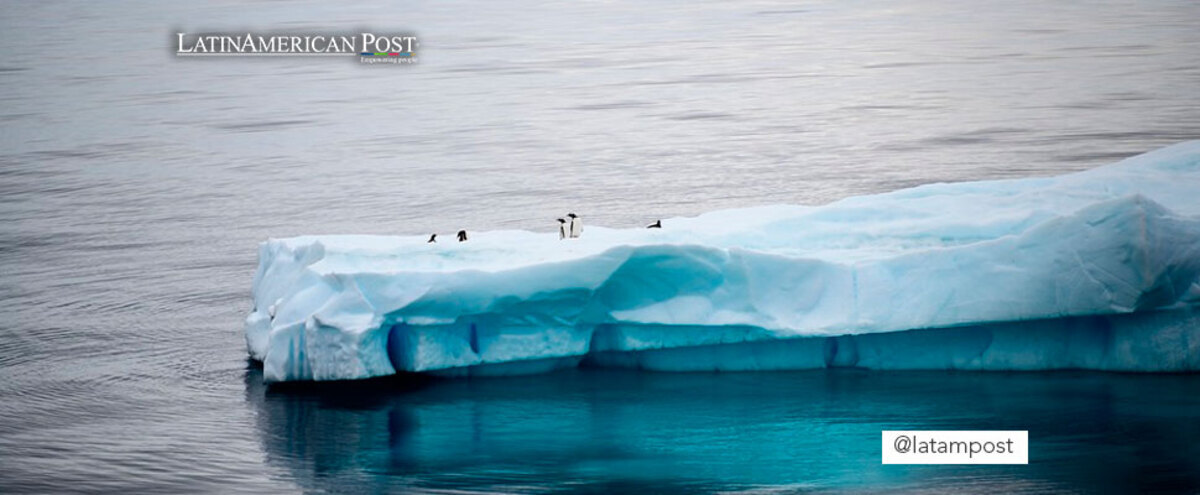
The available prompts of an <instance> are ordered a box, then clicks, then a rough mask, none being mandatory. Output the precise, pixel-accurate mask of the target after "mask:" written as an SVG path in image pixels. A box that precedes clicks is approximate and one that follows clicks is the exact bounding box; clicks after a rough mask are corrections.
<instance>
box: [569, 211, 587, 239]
mask: <svg viewBox="0 0 1200 495" xmlns="http://www.w3.org/2000/svg"><path fill="white" fill-rule="evenodd" d="M567 216H568V217H571V228H570V232H571V238H572V239H574V238H576V237H579V234H582V233H583V219H582V218H579V215H576V214H574V213H567Z"/></svg>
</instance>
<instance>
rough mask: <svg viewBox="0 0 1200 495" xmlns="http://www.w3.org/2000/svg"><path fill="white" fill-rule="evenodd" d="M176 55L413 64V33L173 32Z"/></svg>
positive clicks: (416, 46)
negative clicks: (298, 58)
mask: <svg viewBox="0 0 1200 495" xmlns="http://www.w3.org/2000/svg"><path fill="white" fill-rule="evenodd" d="M174 41H175V56H177V57H357V58H358V61H359V62H360V63H364V64H380V63H384V64H414V63H416V62H417V49H418V48H419V47H420V46H421V42H420V41H419V40H418V39H417V37H416V35H414V34H376V33H357V34H290V33H288V34H255V33H238V34H224V33H200V34H190V33H186V32H177V33H175V40H174Z"/></svg>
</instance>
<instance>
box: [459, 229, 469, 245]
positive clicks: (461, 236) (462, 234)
mask: <svg viewBox="0 0 1200 495" xmlns="http://www.w3.org/2000/svg"><path fill="white" fill-rule="evenodd" d="M465 240H467V231H465V230H460V231H458V242H463V241H465Z"/></svg>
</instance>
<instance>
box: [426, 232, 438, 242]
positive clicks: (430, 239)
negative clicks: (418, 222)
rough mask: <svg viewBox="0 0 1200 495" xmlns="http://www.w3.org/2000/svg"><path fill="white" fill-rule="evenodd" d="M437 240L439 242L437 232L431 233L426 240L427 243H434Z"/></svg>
mask: <svg viewBox="0 0 1200 495" xmlns="http://www.w3.org/2000/svg"><path fill="white" fill-rule="evenodd" d="M435 242H437V234H429V240H428V241H425V244H433V243H435Z"/></svg>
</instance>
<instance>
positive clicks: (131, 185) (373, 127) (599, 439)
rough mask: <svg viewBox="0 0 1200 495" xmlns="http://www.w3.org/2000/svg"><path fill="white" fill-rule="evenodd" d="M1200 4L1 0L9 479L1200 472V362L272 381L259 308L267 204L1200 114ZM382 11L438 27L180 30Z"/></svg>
mask: <svg viewBox="0 0 1200 495" xmlns="http://www.w3.org/2000/svg"><path fill="white" fill-rule="evenodd" d="M1198 22H1200V3H1197V2H1195V1H1190V0H1187V1H1149V2H1103V1H1101V2H1040V1H1016V2H983V1H967V2H955V1H937V2H933V1H915V2H888V1H863V2H833V1H830V2H764V1H750V2H717V3H705V4H697V3H694V2H683V1H679V2H670V1H651V2H626V1H612V2H579V3H578V4H577V5H559V4H558V3H553V2H547V3H541V2H524V1H519V2H505V3H504V4H503V5H502V4H501V3H500V2H495V3H485V4H464V3H457V2H428V3H426V2H410V3H405V4H375V3H369V2H355V3H353V4H350V5H337V6H334V5H332V3H330V2H311V3H304V4H292V3H288V4H285V3H281V2H254V3H245V4H243V3H234V2H212V3H202V2H188V3H179V2H171V3H170V4H169V5H168V3H167V2H149V1H146V2H128V3H122V4H119V5H118V4H113V3H100V2H37V3H33V2H24V3H15V2H13V3H5V4H4V5H2V6H0V315H2V316H3V318H0V492H6V493H7V492H16V491H55V492H61V491H76V490H77V491H117V490H123V491H132V492H178V491H205V492H208V491H219V492H230V491H238V490H246V491H269V492H278V491H293V490H314V491H350V492H376V491H382V490H387V489H400V490H443V489H445V490H458V489H466V490H479V489H482V490H498V491H525V492H542V491H546V490H547V489H554V490H566V491H574V490H594V491H643V490H658V491H673V490H679V491H709V490H732V491H741V490H764V491H776V490H778V491H831V490H832V491H838V490H852V491H858V490H872V489H879V488H881V487H885V488H888V489H916V488H920V487H927V486H928V485H927V484H928V483H932V482H935V481H936V482H938V483H944V484H945V485H944V486H950V487H954V488H950V489H948V490H952V491H958V490H970V491H977V490H988V491H991V490H998V491H1005V492H1007V491H1014V490H1048V491H1055V490H1064V489H1074V490H1079V491H1085V492H1091V491H1108V490H1111V491H1137V490H1143V489H1167V490H1171V489H1181V488H1188V487H1190V488H1191V489H1192V490H1195V489H1196V488H1197V487H1200V466H1198V465H1197V459H1200V455H1197V454H1198V452H1197V451H1196V446H1197V445H1200V432H1198V431H1197V429H1196V427H1195V421H1194V420H1195V418H1196V417H1197V416H1200V393H1197V392H1200V379H1198V378H1197V377H1194V376H1183V377H1180V376H1174V377H1171V376H1116V375H1104V374H1032V375H1020V376H1015V377H1014V376H1013V375H1008V374H971V375H966V376H963V375H950V374H934V375H927V374H917V375H904V374H899V375H900V376H894V375H891V374H865V375H864V374H850V375H846V374H836V373H835V374H826V373H799V374H764V375H754V374H747V375H736V374H735V375H684V376H663V375H642V374H617V375H615V376H610V375H609V374H608V373H610V372H600V371H591V372H585V371H581V372H570V373H566V374H560V375H554V376H549V377H530V378H522V379H516V380H474V381H466V382H451V383H435V384H425V385H422V386H421V387H419V388H416V389H410V388H409V386H408V385H405V386H400V385H399V384H397V385H396V386H395V387H394V389H384V390H378V389H372V390H359V391H352V393H350V394H349V395H346V394H339V395H337V396H329V395H327V394H320V393H317V394H315V395H313V394H307V393H304V394H300V393H286V392H279V391H272V392H270V393H268V391H266V390H265V389H264V387H262V386H261V383H260V380H261V377H260V375H259V374H258V371H256V370H255V369H253V367H252V366H249V365H248V363H247V361H246V352H245V347H244V341H243V338H242V333H241V332H242V329H241V321H242V318H243V316H244V315H245V314H246V312H247V310H248V309H249V307H250V303H251V302H250V296H249V286H250V279H251V275H252V273H253V270H254V266H255V256H256V249H257V243H258V242H260V241H262V240H264V239H267V238H270V237H285V236H292V235H297V234H310V233H376V234H387V233H403V234H426V233H428V232H433V231H440V232H453V231H455V230H457V229H459V228H466V229H470V230H486V229H497V228H525V229H541V230H546V231H551V230H553V229H554V228H555V224H554V222H553V219H554V218H555V217H557V216H561V215H562V214H563V213H565V212H566V211H568V210H570V211H575V212H578V213H580V214H582V215H583V216H584V217H585V218H587V219H588V222H589V223H590V224H602V225H608V226H637V225H642V224H645V223H648V222H649V221H651V220H653V219H655V218H666V217H672V216H678V215H694V214H698V213H701V212H704V211H708V210H713V209H719V208H727V207H734V206H746V205H758V204H768V203H802V204H820V203H825V202H828V201H832V200H835V199H838V198H842V197H845V196H849V195H857V194H865V193H873V192H881V191H888V190H893V189H897V188H901V187H907V186H911V185H916V184H922V183H928V182H937V181H963V180H976V179H987V178H1002V177H1024V176H1039V175H1052V174H1058V173H1064V172H1069V171H1074V170H1082V169H1086V168H1090V167H1094V166H1097V165H1101V164H1105V163H1109V162H1111V161H1115V160H1117V159H1119V158H1122V157H1125V156H1129V155H1133V154H1136V153H1139V152H1142V151H1146V150H1150V149H1153V148H1157V147H1161V146H1164V145H1167V144H1172V143H1175V142H1178V141H1182V140H1185V139H1195V138H1197V137H1200V98H1197V95H1200V29H1196V26H1197V23H1198ZM363 28H369V29H375V30H379V31H387V30H412V31H415V32H417V34H418V35H419V36H420V39H421V43H422V46H421V50H420V54H421V62H420V64H419V65H416V66H411V67H393V66H361V65H358V64H357V63H356V62H352V61H348V60H337V59H237V60H234V59H177V58H175V57H174V56H172V55H171V50H172V46H171V43H172V33H173V32H175V31H176V30H185V31H189V32H199V31H217V30H229V31H237V30H248V29H254V30H271V29H274V30H286V31H308V30H314V31H325V32H329V31H350V32H358V31H359V30H361V29H363ZM931 376H932V377H931ZM1013 396H1017V397H1022V398H1021V399H1019V400H1015V402H1014V400H1013V399H1011V397H1013ZM895 426H903V427H912V428H920V427H928V428H937V427H943V426H946V427H978V428H1013V429H1026V428H1028V429H1030V430H1031V432H1030V439H1031V443H1032V444H1033V446H1034V451H1033V455H1031V462H1033V464H1031V466H1029V467H1027V468H1025V469H1016V468H998V469H961V468H942V469H915V468H914V469H905V468H903V467H894V466H893V467H888V469H884V468H883V467H882V466H880V465H879V463H878V460H879V457H878V456H879V451H878V443H875V442H877V441H878V431H879V430H880V429H883V427H895ZM814 434H815V435H816V436H813V435H814ZM805 435H808V436H805ZM805 438H807V440H805ZM814 438H815V439H816V440H814ZM1081 452H1082V454H1081ZM893 468H894V469H893Z"/></svg>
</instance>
